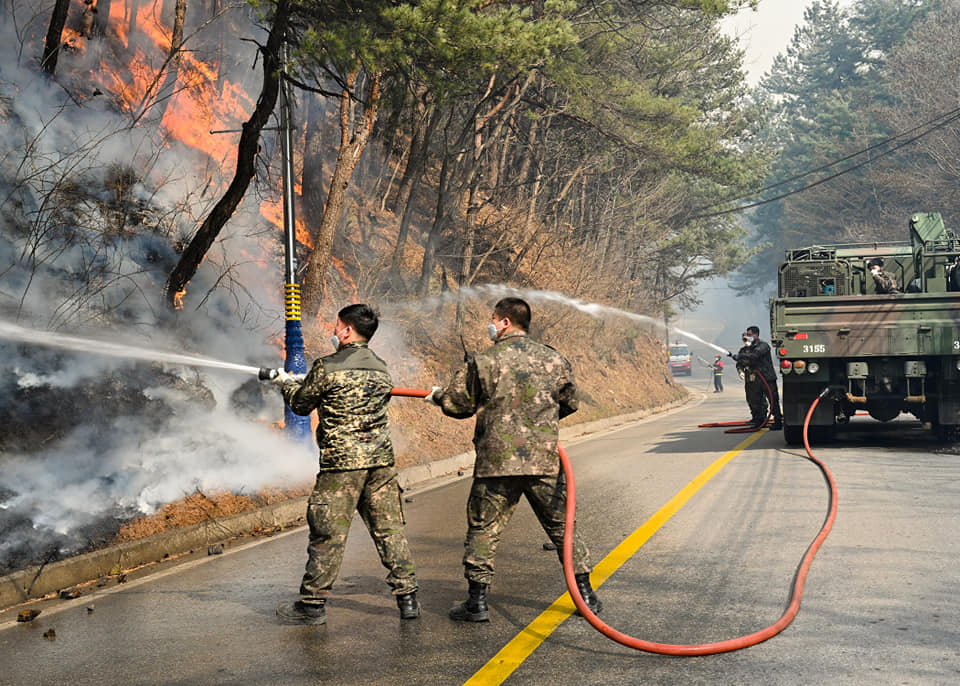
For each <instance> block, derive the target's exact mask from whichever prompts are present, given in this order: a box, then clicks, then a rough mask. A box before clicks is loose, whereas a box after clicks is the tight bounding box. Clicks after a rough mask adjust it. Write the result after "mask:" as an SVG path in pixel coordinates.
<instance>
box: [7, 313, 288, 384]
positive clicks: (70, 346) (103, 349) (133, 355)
mask: <svg viewBox="0 0 960 686" xmlns="http://www.w3.org/2000/svg"><path fill="white" fill-rule="evenodd" d="M0 338H4V339H6V340H9V341H16V342H18V343H30V344H31V345H41V346H45V347H48V348H58V349H60V350H73V351H76V352H83V353H90V354H93V355H108V356H110V357H120V358H124V359H128V360H141V361H144V362H168V363H170V364H182V365H185V366H188V367H209V368H213V369H226V370H229V371H235V372H242V373H244V374H257V375H259V374H260V372H261V371H262V370H261V369H260V368H259V367H251V366H249V365H245V364H235V363H233V362H224V361H223V360H216V359H213V358H210V357H201V356H198V355H187V354H184V353H173V352H165V351H162V350H149V349H146V348H140V347H137V346H134V345H125V344H123V343H116V342H112V341H104V340H96V339H93V338H83V337H81V336H70V335H65V334H60V333H56V332H53V331H41V330H39V329H29V328H27V327H24V326H19V325H17V324H11V323H9V322H0ZM274 371H275V370H274Z"/></svg>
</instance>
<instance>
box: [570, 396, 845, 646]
mask: <svg viewBox="0 0 960 686" xmlns="http://www.w3.org/2000/svg"><path fill="white" fill-rule="evenodd" d="M828 391H829V389H824V391H823V392H822V393H821V394H820V395H819V396H818V397H817V398H816V399H815V400H814V401H813V404H812V405H810V409H809V410H808V411H807V416H806V419H805V420H804V422H803V445H804V447H805V448H806V450H807V456H808V457H809V458H810V460H811V461H812V462H813V463H814V464H816V465H817V466H818V467H819V468H820V471H822V472H823V475H824V477H825V478H826V480H827V483H828V485H829V488H830V508H829V512H828V514H827V518H826V520H825V521H824V523H823V526H822V527H821V528H820V533H819V534H817V537H816V538H815V539H814V541H813V543H811V544H810V547H809V548H807V552H806V554H805V555H804V556H803V559H802V560H801V562H800V568H799V569H798V570H797V575H796V577H795V579H794V582H793V593H792V595H791V598H790V604H789V605H788V606H787V609H786V611H785V612H784V613H783V615H782V616H781V617H780V619H778V620H777V621H776V622H775V623H774V624H771V625H770V626H768V627H767V628H765V629H761V630H760V631H757V632H755V633H752V634H749V635H748V636H741V637H739V638H731V639H728V640H726V641H718V642H716V643H701V644H699V645H682V644H670V643H654V642H652V641H644V640H642V639H639V638H634V637H633V636H627V635H626V634H624V633H621V632H619V631H617V630H616V629H614V628H612V627H610V626H608V625H607V624H605V623H604V622H602V621H600V619H599V618H598V617H597V616H596V615H595V614H593V612H591V611H590V608H589V607H587V604H586V603H585V602H583V598H582V597H581V595H580V591H579V589H578V588H577V582H576V579H575V578H574V575H573V526H574V514H575V512H576V486H575V484H574V481H573V469H572V467H571V466H570V459H569V457H567V453H566V451H565V450H564V449H563V447H560V463H561V464H562V466H563V472H564V474H565V475H566V478H567V516H566V520H565V525H564V526H565V528H564V534H563V575H564V578H565V579H566V582H567V589H568V590H569V591H570V597H571V598H573V603H574V605H576V606H577V609H578V610H579V611H580V614H581V615H583V617H584V618H586V620H587V621H588V622H590V625H591V626H593V628H594V629H596V630H597V631H599V632H600V633H602V634H603V635H604V636H606V637H607V638H610V639H612V640H614V641H616V642H617V643H620V644H621V645H625V646H627V647H629V648H635V649H637V650H643V651H646V652H648V653H659V654H661V655H680V656H694V655H715V654H717V653H726V652H730V651H732V650H740V649H741V648H749V647H750V646H752V645H756V644H757V643H761V642H763V641H766V640H767V639H768V638H772V637H773V636H776V635H777V634H779V633H780V632H781V631H783V630H784V629H786V628H787V626H788V625H789V624H790V622H792V621H793V618H794V617H796V616H797V612H799V611H800V599H801V597H802V596H803V584H804V582H805V581H806V578H807V571H808V570H809V569H810V564H811V563H812V562H813V557H814V555H816V554H817V550H819V548H820V545H821V544H822V543H823V541H824V540H825V539H826V537H827V534H829V533H830V529H832V528H833V521H834V519H836V516H837V485H836V483H835V482H834V480H833V475H832V474H831V473H830V470H829V469H827V466H826V465H825V464H824V463H823V462H821V461H820V460H819V459H817V458H816V457H815V456H814V454H813V453H812V452H811V450H810V443H809V441H808V440H807V430H808V427H809V425H810V418H811V417H812V416H813V412H814V410H815V409H816V407H817V404H818V403H819V402H820V399H821V398H823V397H824V396H825V395H826V394H827V393H828Z"/></svg>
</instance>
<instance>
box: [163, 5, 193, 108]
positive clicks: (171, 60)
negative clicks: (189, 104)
mask: <svg viewBox="0 0 960 686" xmlns="http://www.w3.org/2000/svg"><path fill="white" fill-rule="evenodd" d="M186 14H187V0H177V4H176V6H175V7H174V15H173V34H172V35H171V36H170V54H169V56H168V57H167V62H166V66H167V73H166V75H165V76H164V78H163V84H162V85H161V86H160V88H158V89H157V97H158V99H160V101H161V103H162V104H161V105H160V109H159V111H158V112H157V117H158V118H159V119H163V115H164V114H165V113H166V111H167V108H168V107H169V106H170V102H171V101H172V100H173V96H174V92H175V89H176V86H177V79H178V78H179V76H180V57H181V54H182V50H183V24H184V21H185V19H186Z"/></svg>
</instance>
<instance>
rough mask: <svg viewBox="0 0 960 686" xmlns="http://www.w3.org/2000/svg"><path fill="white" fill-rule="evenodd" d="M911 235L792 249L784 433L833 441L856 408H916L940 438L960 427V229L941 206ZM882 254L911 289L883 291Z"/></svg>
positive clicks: (784, 282) (782, 337)
mask: <svg viewBox="0 0 960 686" xmlns="http://www.w3.org/2000/svg"><path fill="white" fill-rule="evenodd" d="M909 231H910V240H909V241H903V242H876V243H860V244H848V245H828V246H812V247H808V248H803V249H797V250H788V251H787V252H786V260H785V261H784V262H783V264H782V265H780V271H779V292H778V297H777V298H775V299H773V300H772V301H771V304H770V323H771V326H770V330H771V334H770V337H771V341H772V347H773V350H774V352H775V354H776V356H777V358H778V360H779V366H780V373H781V375H782V377H781V378H782V382H783V422H784V426H783V429H784V432H783V433H784V437H785V439H786V442H787V443H789V444H797V443H800V442H801V441H802V436H803V422H804V419H805V417H806V413H807V411H808V410H809V408H810V405H811V403H812V402H813V400H814V399H815V398H816V397H817V396H818V395H819V394H820V393H821V391H823V389H824V388H827V387H829V388H830V389H831V392H830V394H829V395H828V396H825V397H824V399H823V400H821V402H820V403H819V405H818V406H817V409H816V411H815V413H814V415H813V417H812V418H811V421H810V432H809V436H810V438H812V439H813V440H829V439H831V438H833V437H834V436H835V435H836V431H837V429H838V426H842V425H844V424H846V423H848V422H849V420H850V418H851V417H853V416H854V415H855V414H856V413H857V411H861V412H863V411H866V412H868V413H869V414H870V416H871V417H873V418H874V419H877V420H879V421H881V422H888V421H890V420H892V419H894V418H896V417H897V416H898V415H899V414H900V413H901V412H904V413H910V414H912V415H913V416H915V417H916V418H917V419H918V420H920V422H923V423H924V425H928V426H929V427H930V428H931V429H932V430H934V431H935V432H936V434H937V436H938V437H939V438H940V439H941V440H957V438H958V429H960V236H958V235H957V233H955V232H954V231H953V230H950V229H947V228H946V227H945V226H944V223H943V219H942V218H941V216H940V215H939V214H936V213H922V214H916V215H914V216H913V217H911V218H910V222H909ZM876 257H879V258H882V260H883V262H884V271H885V272H887V273H888V274H890V275H892V276H893V277H894V278H895V279H896V281H897V283H898V284H899V286H900V289H901V290H902V291H903V292H902V293H893V294H883V293H878V292H877V286H876V284H875V281H874V278H873V277H872V275H871V274H870V272H869V269H868V268H867V263H868V262H869V261H870V260H871V259H873V258H876Z"/></svg>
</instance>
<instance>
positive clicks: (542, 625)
mask: <svg viewBox="0 0 960 686" xmlns="http://www.w3.org/2000/svg"><path fill="white" fill-rule="evenodd" d="M765 433H766V430H763V431H758V432H756V433H754V434H751V435H750V436H749V437H747V438H746V439H745V440H743V441H742V442H741V443H740V444H739V445H738V446H737V447H735V448H734V449H733V450H731V451H730V452H728V453H726V454H725V455H723V456H722V457H720V458H718V459H717V460H716V461H715V462H714V463H713V464H711V465H710V466H709V467H707V468H706V469H704V470H703V471H702V472H700V474H698V475H697V476H696V478H694V479H693V481H691V482H690V483H688V484H687V485H686V486H684V487H683V488H682V489H680V491H679V492H678V493H677V494H676V495H675V496H673V497H672V498H671V499H670V500H669V501H668V502H667V504H666V505H664V506H663V507H661V508H660V509H659V510H657V512H656V513H654V515H653V516H652V517H650V519H648V520H647V521H646V522H644V523H643V525H641V526H640V528H639V529H637V530H636V531H634V532H633V533H632V534H630V535H629V536H627V538H625V539H624V540H623V542H622V543H620V545H618V546H617V547H616V548H614V549H613V550H611V551H610V553H609V554H608V555H607V556H606V557H605V558H603V560H601V561H600V563H599V564H598V565H596V566H595V567H594V568H593V572H592V573H591V575H590V579H591V581H592V582H593V586H594V588H599V587H600V586H601V585H603V582H604V581H606V580H607V579H609V578H610V576H611V575H612V574H613V573H614V572H615V571H617V569H619V568H620V567H621V566H622V565H623V564H624V563H625V562H626V561H627V560H629V559H630V558H631V557H633V556H634V555H635V554H636V552H637V551H638V550H640V547H641V546H642V545H643V544H644V543H646V542H647V541H648V540H649V539H650V537H651V536H653V534H655V533H656V532H657V530H658V529H659V528H660V527H661V526H663V525H664V524H666V523H667V521H668V520H669V519H670V518H671V517H673V515H675V514H676V513H677V512H678V511H679V510H680V508H681V507H683V506H684V505H685V504H686V502H687V501H688V500H690V498H692V497H693V495H694V494H695V493H696V492H697V491H699V490H700V489H701V488H703V486H704V484H706V483H707V482H708V481H709V480H710V479H712V478H713V477H714V476H716V475H717V473H718V472H719V471H720V470H721V469H723V467H724V466H726V464H727V463H728V462H730V460H732V459H733V458H735V457H736V456H737V455H739V454H740V453H741V452H743V451H744V450H745V449H746V448H747V447H749V446H750V445H751V444H752V443H753V442H754V441H756V440H757V439H758V438H760V437H761V436H762V435H763V434H765ZM576 609H577V608H576V606H575V605H574V604H573V600H572V599H571V598H570V593H564V594H563V595H562V596H560V597H559V598H557V599H556V600H555V601H553V603H552V604H551V605H550V607H548V608H547V609H546V610H544V611H543V612H542V613H540V615H539V616H538V617H537V618H536V619H534V620H533V621H532V622H530V623H529V624H528V625H527V626H526V627H525V628H524V629H523V630H522V631H521V632H520V633H519V634H517V635H516V636H514V637H513V639H512V640H511V641H510V642H509V643H507V645H505V646H504V647H503V648H502V649H501V650H500V652H499V653H497V654H496V655H494V656H493V657H492V658H491V659H490V661H489V662H488V663H487V664H485V665H484V666H483V667H481V668H480V669H479V670H478V671H477V673H476V674H474V675H473V676H472V677H470V678H469V679H468V680H467V681H466V682H465V683H464V686H496V685H497V684H502V683H503V682H504V681H506V679H507V677H508V676H510V675H511V674H513V672H514V670H516V669H517V667H519V666H520V665H521V664H522V663H523V661H524V660H526V659H527V658H528V657H530V655H531V654H532V653H533V651H534V650H536V649H537V647H538V646H539V645H540V644H541V643H543V642H544V641H545V640H546V639H547V638H548V637H549V636H550V634H552V633H553V632H554V630H555V629H556V628H557V627H558V626H560V625H561V624H563V622H565V621H566V620H567V618H568V617H570V615H572V614H573V613H574V612H576Z"/></svg>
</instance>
